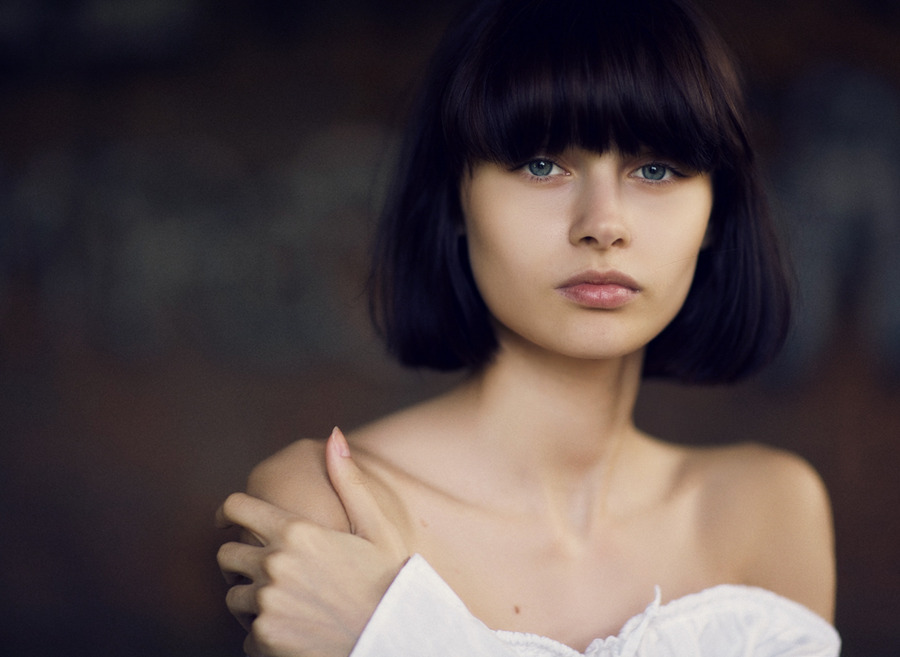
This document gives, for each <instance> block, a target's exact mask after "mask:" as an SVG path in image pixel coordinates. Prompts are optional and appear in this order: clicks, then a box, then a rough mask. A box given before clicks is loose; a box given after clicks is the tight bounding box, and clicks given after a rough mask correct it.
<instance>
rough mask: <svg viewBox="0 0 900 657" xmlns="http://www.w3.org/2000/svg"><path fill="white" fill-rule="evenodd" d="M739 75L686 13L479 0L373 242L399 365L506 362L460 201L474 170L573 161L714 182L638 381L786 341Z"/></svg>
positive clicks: (658, 6) (726, 365) (460, 30)
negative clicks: (588, 158) (652, 167)
mask: <svg viewBox="0 0 900 657" xmlns="http://www.w3.org/2000/svg"><path fill="white" fill-rule="evenodd" d="M743 113H744V109H743V100H742V97H741V90H740V85H739V82H738V78H737V75H736V73H735V71H734V68H733V66H732V63H731V59H730V57H729V55H728V54H727V52H726V49H725V47H724V45H723V44H722V43H721V41H720V39H719V37H718V36H717V35H716V33H715V32H714V31H713V29H712V28H711V27H710V26H709V25H708V24H707V23H706V21H705V20H704V19H703V18H702V17H701V16H700V15H699V14H698V13H697V12H696V11H695V10H694V9H693V8H692V7H691V6H689V5H688V4H687V3H686V2H685V1H684V0H645V1H644V2H622V0H553V1H552V2H549V1H547V0H487V1H481V2H476V3H475V4H474V6H473V7H471V8H470V9H469V11H466V12H464V13H463V14H461V17H460V18H459V19H458V20H457V21H456V23H455V24H454V25H453V26H451V28H450V29H449V31H448V32H447V34H446V35H445V37H444V40H443V41H442V43H441V44H440V46H439V47H438V49H437V52H436V53H435V56H434V58H433V60H432V63H431V67H430V69H429V73H428V77H427V78H426V81H425V85H424V87H423V89H422V91H421V93H420V96H419V98H418V101H417V104H416V105H415V106H414V109H413V114H412V121H411V123H410V124H409V126H408V132H407V135H406V141H405V146H404V150H403V151H402V153H401V158H400V163H399V165H400V168H399V170H398V175H397V177H396V180H395V185H394V187H393V188H392V189H391V190H389V197H388V201H387V204H386V206H385V210H384V213H383V214H382V217H381V223H380V226H379V229H378V233H377V235H376V240H375V245H374V253H373V267H372V272H371V278H370V292H371V296H370V303H371V311H372V316H373V320H374V322H375V325H376V328H377V329H378V330H379V332H380V333H381V334H382V336H383V337H384V338H385V340H386V343H387V346H388V350H389V351H390V352H391V353H392V354H394V355H395V356H396V357H397V358H398V359H399V360H400V362H401V363H403V364H405V365H410V366H419V367H421V366H424V367H430V368H434V369H438V370H454V369H459V368H469V369H471V370H477V369H478V368H480V367H482V366H484V365H485V364H486V363H488V362H489V361H490V360H491V358H492V357H493V355H494V353H495V352H496V349H497V347H498V343H497V338H496V335H495V333H494V330H493V328H492V324H491V321H492V320H491V316H490V312H489V310H488V309H487V308H486V306H485V304H484V301H483V300H482V298H481V296H480V294H479V292H478V290H477V288H476V286H475V282H474V280H473V277H472V273H471V268H470V266H469V262H468V255H467V248H466V243H465V236H464V235H463V234H462V223H463V217H462V210H461V206H460V198H459V189H460V181H461V179H462V177H463V175H464V174H465V173H466V171H467V170H468V167H471V166H472V165H473V164H475V163H477V162H481V161H487V162H493V163H499V164H504V165H510V166H518V165H520V164H521V163H522V162H524V161H527V160H528V159H529V158H533V157H535V156H537V155H553V154H558V153H560V152H562V151H563V150H565V149H566V148H568V147H580V148H583V149H586V150H589V151H592V152H596V153H603V152H605V151H608V150H611V149H618V150H619V151H620V152H622V153H625V154H636V153H638V152H639V151H642V150H645V149H649V150H650V151H651V152H653V153H655V154H657V155H659V156H661V157H666V158H672V159H674V160H675V161H677V162H679V163H681V164H682V165H685V166H687V167H689V168H691V169H693V170H696V171H701V172H706V173H709V174H711V177H712V180H713V199H714V200H713V209H712V213H711V218H710V226H711V233H710V240H709V243H708V245H707V246H706V247H705V248H704V249H703V250H702V251H701V253H700V257H699V259H698V263H697V269H696V272H695V275H694V280H693V283H692V286H691V288H690V291H689V293H688V296H687V299H686V301H685V303H684V306H683V307H682V309H681V310H680V312H679V313H678V315H677V316H676V317H675V318H674V319H673V320H672V322H671V323H670V324H669V325H668V326H667V327H666V328H665V329H664V330H663V331H662V333H660V334H659V335H658V336H657V337H656V338H654V339H653V340H652V341H651V342H650V343H649V344H648V346H647V349H646V354H645V359H644V370H643V373H644V376H646V377H663V378H670V379H675V380H678V381H681V382H685V383H722V382H730V381H735V380H738V379H740V378H743V377H745V376H747V375H748V374H750V373H752V372H754V371H756V370H757V369H759V368H760V367H761V366H762V365H764V364H766V363H767V362H768V361H770V360H771V359H772V358H773V357H774V356H775V354H776V353H777V352H778V350H779V349H780V347H781V344H782V343H783V341H784V337H785V334H786V332H787V326H788V320H789V314H790V300H789V294H788V284H787V277H786V274H785V268H784V265H783V262H782V258H781V254H780V252H779V248H778V242H777V240H776V237H775V230H774V227H773V224H772V220H771V218H770V215H769V213H768V209H767V205H766V203H765V199H764V195H763V192H762V189H761V185H760V183H759V179H758V174H757V172H756V168H755V166H754V155H753V151H752V149H751V148H750V145H749V143H748V139H747V136H746V129H745V126H744V121H743V116H742V115H743Z"/></svg>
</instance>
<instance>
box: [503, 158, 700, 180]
mask: <svg viewBox="0 0 900 657" xmlns="http://www.w3.org/2000/svg"><path fill="white" fill-rule="evenodd" d="M535 162H544V163H547V164H550V165H552V166H553V167H556V168H558V169H561V170H562V171H565V169H564V168H563V167H561V166H560V165H559V164H558V163H557V162H556V161H555V160H552V159H550V158H546V157H538V158H535V159H533V160H528V161H527V162H523V163H522V164H520V165H518V166H516V167H514V168H513V170H514V171H515V170H518V171H522V172H523V174H524V175H525V177H526V178H527V179H528V180H530V181H532V182H536V183H546V182H549V181H551V180H553V179H554V178H557V177H558V174H557V175H553V174H552V173H551V174H548V175H546V176H536V175H534V174H533V173H531V172H530V171H529V170H528V166H529V165H531V164H534V163H535ZM645 167H662V168H663V169H665V170H666V171H667V172H668V173H670V174H671V175H672V177H670V178H665V179H663V180H652V179H650V178H645V177H641V176H638V178H639V179H640V180H642V181H643V182H645V183H648V184H650V185H666V184H669V183H672V182H673V180H672V178H686V177H687V175H686V174H685V173H683V172H682V171H681V170H680V169H679V168H678V167H676V166H674V165H672V164H669V163H668V162H659V161H651V162H647V163H645V164H642V165H640V166H639V167H636V168H635V169H634V171H633V173H636V172H639V171H641V170H642V169H644V168H645ZM551 172H552V169H551ZM565 175H569V173H568V172H566V173H565Z"/></svg>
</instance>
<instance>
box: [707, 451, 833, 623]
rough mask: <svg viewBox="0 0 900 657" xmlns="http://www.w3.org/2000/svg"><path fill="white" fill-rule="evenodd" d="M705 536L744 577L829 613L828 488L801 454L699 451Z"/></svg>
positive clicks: (828, 615)
mask: <svg viewBox="0 0 900 657" xmlns="http://www.w3.org/2000/svg"><path fill="white" fill-rule="evenodd" d="M694 460H695V467H696V469H697V471H698V476H699V478H700V480H701V481H702V485H701V489H702V491H703V492H702V494H701V498H700V499H701V504H702V513H701V514H700V515H701V517H705V518H707V519H708V521H707V524H706V526H705V528H704V535H705V536H707V537H708V538H709V540H710V541H711V542H712V544H713V545H716V546H717V547H718V548H720V549H722V550H724V551H726V552H727V553H729V554H731V555H734V558H735V559H736V561H735V566H736V568H737V570H738V572H739V573H740V576H741V578H742V579H743V583H746V584H749V585H754V586H760V587H763V588H766V589H769V590H772V591H775V592H776V593H779V594H780V595H783V596H785V597H787V598H790V599H793V600H796V601H797V602H800V603H801V604H804V605H805V606H807V607H809V608H810V609H812V610H813V611H815V612H817V613H818V614H819V615H821V616H823V617H824V618H826V619H828V620H831V619H832V617H833V614H834V595H835V564H834V535H833V527H832V518H831V505H830V502H829V499H828V493H827V491H826V489H825V485H824V483H823V482H822V479H821V477H820V476H819V474H818V473H817V472H816V470H815V469H814V468H813V467H812V466H811V465H810V464H809V463H808V462H807V461H806V460H804V459H803V458H801V457H799V456H797V455H796V454H793V453H791V452H787V451H784V450H779V449H774V448H772V447H766V446H763V445H759V444H753V443H748V444H741V445H734V446H728V447H721V448H713V449H709V450H700V451H699V452H698V453H697V457H696V459H694Z"/></svg>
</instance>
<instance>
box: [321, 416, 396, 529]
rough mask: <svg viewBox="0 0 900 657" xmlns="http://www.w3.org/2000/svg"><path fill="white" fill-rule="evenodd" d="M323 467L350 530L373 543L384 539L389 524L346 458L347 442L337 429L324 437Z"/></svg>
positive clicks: (359, 474)
mask: <svg viewBox="0 0 900 657" xmlns="http://www.w3.org/2000/svg"><path fill="white" fill-rule="evenodd" d="M325 464H326V467H327V470H328V476H329V478H330V479H331V485H332V486H334V489H335V491H337V494H338V497H340V499H341V503H342V504H343V505H344V510H345V511H346V512H347V518H348V519H349V520H350V531H351V532H352V533H354V534H356V535H357V536H360V537H362V538H365V539H367V540H369V541H372V542H375V543H377V542H380V541H382V540H384V539H386V538H388V533H389V532H392V531H393V525H391V524H390V523H389V522H388V520H387V519H386V518H385V517H384V513H383V512H382V510H381V507H380V506H379V504H378V502H377V501H376V500H375V498H374V496H373V495H372V492H371V491H370V490H369V487H368V486H367V485H366V481H365V476H364V475H363V473H362V471H360V469H359V468H358V467H357V466H356V463H355V462H354V461H353V458H352V457H351V455H350V446H349V445H348V444H347V439H346V438H345V437H344V434H343V433H342V432H341V430H340V429H338V428H337V427H335V428H334V431H332V433H331V436H330V437H329V438H328V445H327V447H326V450H325Z"/></svg>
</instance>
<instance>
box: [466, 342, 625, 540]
mask: <svg viewBox="0 0 900 657" xmlns="http://www.w3.org/2000/svg"><path fill="white" fill-rule="evenodd" d="M641 365H642V354H641V353H635V354H631V355H628V356H625V357H622V358H618V359H614V360H604V361H592V360H584V359H574V358H566V357H561V356H559V355H558V354H548V353H546V352H541V353H538V354H535V353H534V352H533V351H532V352H530V353H528V354H522V353H519V352H518V350H517V348H516V346H515V345H513V346H510V345H508V344H504V345H503V347H502V348H501V350H500V353H499V354H498V355H497V358H496V359H495V361H494V362H493V363H492V364H491V365H489V366H488V367H487V368H486V369H485V370H484V371H483V372H482V373H481V374H480V375H479V376H478V377H476V378H474V379H473V380H472V381H471V382H470V384H469V385H468V386H466V389H465V390H466V394H467V396H468V399H469V400H470V403H471V404H473V406H474V409H473V410H474V413H473V419H474V421H475V422H476V427H475V436H474V438H473V439H474V440H477V441H479V443H480V446H481V447H482V448H483V450H484V453H487V454H490V455H491V456H490V460H491V463H492V467H493V468H494V472H495V473H496V475H497V477H498V481H502V484H503V485H505V486H506V487H507V490H518V491H519V492H520V493H522V494H524V495H526V496H527V499H529V500H530V503H529V505H530V506H536V507H543V511H545V512H547V513H550V514H555V515H557V516H558V517H559V518H560V519H561V521H563V522H567V523H569V524H571V523H575V524H578V525H581V526H583V525H584V523H585V522H588V520H587V518H589V517H595V515H596V514H595V512H596V511H597V510H598V509H600V510H601V511H602V508H600V507H602V505H603V501H604V499H605V498H606V495H607V493H608V488H609V484H610V479H611V473H612V471H613V469H614V466H615V464H616V462H617V460H618V457H619V456H620V454H621V452H622V449H623V447H626V446H627V444H628V443H629V441H630V439H632V438H634V436H635V435H636V430H635V428H634V424H633V420H632V413H633V409H634V404H635V399H636V397H637V392H638V387H639V384H640V377H641Z"/></svg>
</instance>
